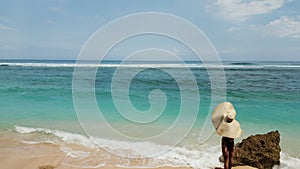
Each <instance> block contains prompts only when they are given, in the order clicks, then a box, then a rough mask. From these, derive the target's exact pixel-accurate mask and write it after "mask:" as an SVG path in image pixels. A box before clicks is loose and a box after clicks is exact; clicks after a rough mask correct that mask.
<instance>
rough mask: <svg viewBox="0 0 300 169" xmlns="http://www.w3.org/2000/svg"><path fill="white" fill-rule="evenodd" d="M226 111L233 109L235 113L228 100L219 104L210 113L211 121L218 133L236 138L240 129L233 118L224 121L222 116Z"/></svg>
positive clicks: (224, 115) (239, 134) (240, 131)
mask: <svg viewBox="0 0 300 169" xmlns="http://www.w3.org/2000/svg"><path fill="white" fill-rule="evenodd" d="M228 111H234V113H235V110H234V107H233V105H232V104H231V103H230V102H224V103H221V104H219V105H218V106H217V107H216V108H215V110H214V111H213V113H212V117H211V120H212V123H213V125H214V127H215V129H216V132H217V133H218V134H219V135H221V136H223V137H229V138H238V137H240V136H241V134H242V129H241V127H240V124H239V122H238V121H236V120H235V119H233V121H232V122H230V123H228V122H226V121H225V119H224V118H225V117H226V113H227V112H228Z"/></svg>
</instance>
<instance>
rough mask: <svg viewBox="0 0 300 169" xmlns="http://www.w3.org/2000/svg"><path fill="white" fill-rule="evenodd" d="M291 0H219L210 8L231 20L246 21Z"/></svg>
mask: <svg viewBox="0 0 300 169" xmlns="http://www.w3.org/2000/svg"><path fill="white" fill-rule="evenodd" d="M289 1H290V0H253V1H245V0H217V2H216V3H214V5H213V6H212V7H213V8H210V11H211V12H215V11H217V12H216V13H217V14H219V15H221V16H222V17H224V18H226V19H228V20H231V21H244V20H246V19H247V18H248V17H250V16H253V15H259V14H265V13H269V12H272V11H273V10H276V9H279V8H281V7H282V6H283V5H284V3H285V2H289Z"/></svg>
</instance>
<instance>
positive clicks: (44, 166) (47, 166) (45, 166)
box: [39, 165, 54, 169]
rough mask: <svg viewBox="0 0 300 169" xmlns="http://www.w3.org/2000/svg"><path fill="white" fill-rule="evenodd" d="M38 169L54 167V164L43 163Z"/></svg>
mask: <svg viewBox="0 0 300 169" xmlns="http://www.w3.org/2000/svg"><path fill="white" fill-rule="evenodd" d="M39 169H54V166H53V165H43V166H40V167H39Z"/></svg>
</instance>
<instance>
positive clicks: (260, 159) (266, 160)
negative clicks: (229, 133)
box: [233, 131, 281, 169]
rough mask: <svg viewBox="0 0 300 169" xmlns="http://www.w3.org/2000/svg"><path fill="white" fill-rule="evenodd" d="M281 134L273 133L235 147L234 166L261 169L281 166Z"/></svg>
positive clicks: (251, 137)
mask: <svg viewBox="0 0 300 169" xmlns="http://www.w3.org/2000/svg"><path fill="white" fill-rule="evenodd" d="M279 142H280V133H279V132H278V131H272V132H269V133H267V134H257V135H254V136H250V137H248V138H246V139H243V140H242V142H241V143H237V144H236V145H235V150H234V157H233V165H234V166H237V165H249V166H253V167H256V168H259V169H272V167H273V166H274V165H279V164H280V151H281V149H280V145H279Z"/></svg>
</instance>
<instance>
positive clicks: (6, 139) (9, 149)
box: [0, 135, 249, 169]
mask: <svg viewBox="0 0 300 169" xmlns="http://www.w3.org/2000/svg"><path fill="white" fill-rule="evenodd" d="M63 144H66V143H64V142H61V144H52V143H38V144H30V143H29V142H27V144H26V143H24V142H22V141H20V140H18V136H16V137H15V136H13V135H2V137H1V138H0V145H1V146H0V168H3V169H8V168H9V169H39V168H42V169H51V168H53V167H54V169H128V168H135V169H145V168H147V169H191V168H195V167H192V166H188V165H186V166H183V165H182V166H180V165H178V166H176V165H174V166H172V165H168V163H169V162H168V161H166V164H165V165H160V164H159V162H161V161H159V160H157V162H158V165H154V164H153V163H148V166H143V165H142V164H143V163H147V162H148V161H150V159H148V161H147V160H145V159H123V158H120V157H117V156H115V155H112V156H110V158H109V159H108V161H105V163H99V161H97V160H98V159H97V158H98V156H94V158H93V156H89V157H88V158H83V157H80V155H79V156H78V157H79V158H70V157H71V156H76V154H72V153H66V152H64V151H63V150H62V147H61V146H62V145H63ZM72 148H73V149H74V151H78V152H80V151H82V150H87V148H86V147H83V146H79V145H74V144H73V145H72ZM91 153H92V152H91ZM77 155H78V154H77ZM175 158H178V157H175ZM120 159H121V160H120ZM126 160H128V161H127V163H124V161H126ZM144 160H145V161H144ZM153 161H154V162H155V161H156V159H154V160H153ZM201 163H203V162H201ZM80 164H81V165H80ZM82 164H85V166H83V165H82ZM99 164H100V165H99ZM149 164H150V165H152V166H149ZM187 164H188V163H187ZM47 165H48V168H46V167H45V168H43V167H42V166H47ZM88 165H90V167H89V166H88ZM50 166H53V167H50ZM204 166H205V164H204ZM213 167H220V165H218V166H211V167H209V168H213ZM196 168H198V167H196ZM203 168H207V167H203ZM246 168H249V167H246ZM246 168H245V167H235V169H246Z"/></svg>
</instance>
